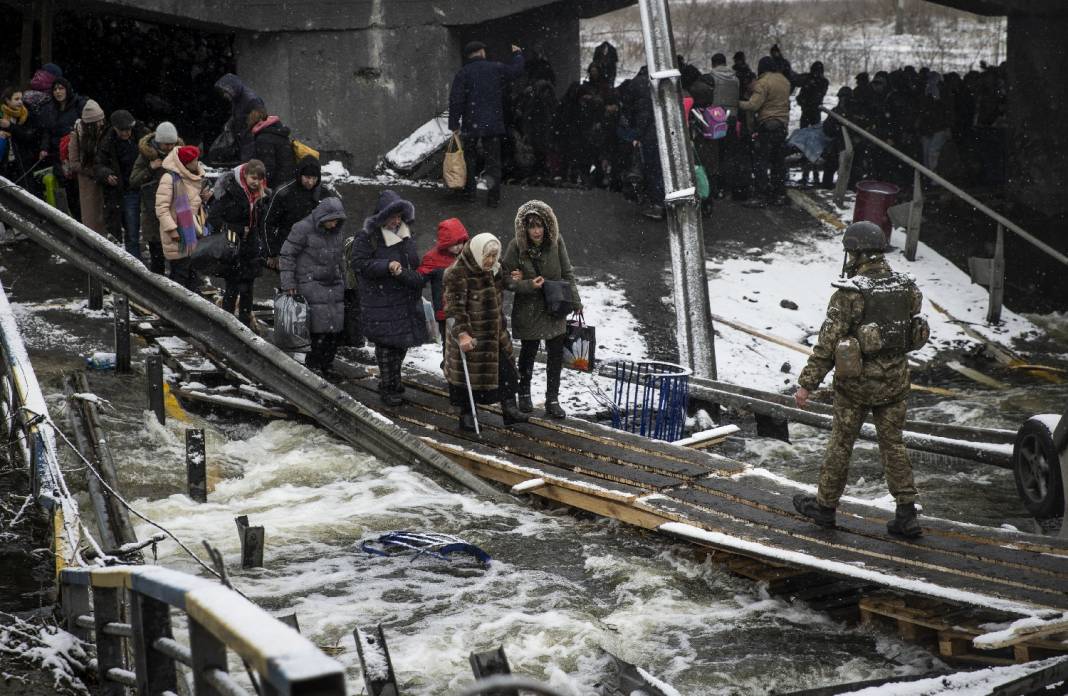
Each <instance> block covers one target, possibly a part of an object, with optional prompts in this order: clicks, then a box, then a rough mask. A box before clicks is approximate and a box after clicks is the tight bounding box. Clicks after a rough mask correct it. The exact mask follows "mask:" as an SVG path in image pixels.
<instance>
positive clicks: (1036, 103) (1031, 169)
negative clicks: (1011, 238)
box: [1007, 14, 1068, 216]
mask: <svg viewBox="0 0 1068 696" xmlns="http://www.w3.org/2000/svg"><path fill="white" fill-rule="evenodd" d="M1066 35H1068V15H1060V16H1027V15H1016V14H1014V15H1009V23H1008V40H1007V43H1008V71H1009V93H1008V112H1009V113H1008V115H1009V122H1010V123H1011V124H1012V125H1011V127H1010V129H1009V167H1008V169H1009V184H1008V188H1009V194H1010V196H1011V197H1012V198H1013V199H1014V200H1016V201H1018V202H1020V203H1022V204H1024V205H1026V206H1028V207H1030V208H1032V209H1034V210H1036V211H1040V212H1043V213H1045V214H1047V215H1051V216H1052V215H1062V214H1065V213H1068V197H1065V196H1064V191H1065V189H1066V187H1068V129H1066V128H1065V126H1064V123H1063V119H1062V118H1061V116H1062V115H1063V114H1066V113H1068V87H1066V83H1065V81H1064V79H1063V77H1064V76H1065V75H1068V42H1066V41H1065V38H1064V37H1065V36H1066Z"/></svg>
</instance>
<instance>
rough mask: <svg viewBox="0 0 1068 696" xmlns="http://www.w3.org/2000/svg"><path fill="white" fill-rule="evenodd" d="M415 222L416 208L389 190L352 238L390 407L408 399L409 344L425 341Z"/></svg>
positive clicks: (368, 328)
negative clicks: (406, 367) (406, 365)
mask: <svg viewBox="0 0 1068 696" xmlns="http://www.w3.org/2000/svg"><path fill="white" fill-rule="evenodd" d="M414 221H415V206H413V205H412V204H411V203H410V202H409V201H406V200H404V199H403V198H401V197H400V196H399V195H397V194H396V193H395V192H393V191H389V190H385V191H383V192H382V193H380V194H379V196H378V204H377V205H376V206H375V212H374V214H373V215H371V216H370V217H369V218H367V219H366V220H365V221H364V223H363V229H362V230H361V231H360V232H359V233H357V234H356V236H355V238H354V239H353V241H352V252H351V263H352V270H353V272H355V274H356V278H357V280H358V283H359V291H360V310H361V322H362V328H363V335H364V337H365V338H367V340H369V341H371V342H372V343H374V344H375V358H376V360H377V361H378V370H379V382H378V393H379V395H380V396H381V397H382V401H383V402H384V403H385V404H386V405H387V406H399V405H400V404H402V403H403V402H404V399H403V397H401V394H402V392H403V390H404V387H403V386H402V385H401V365H402V364H403V363H404V357H405V355H407V353H408V349H409V348H411V347H413V346H417V345H420V344H422V343H426V340H427V328H426V318H425V317H424V315H423V284H424V283H425V279H424V278H423V276H422V275H420V274H419V271H418V270H417V269H418V268H419V253H418V251H417V250H416V248H415V239H413V238H412V232H411V229H410V228H409V225H411V224H412V223H413V222H414Z"/></svg>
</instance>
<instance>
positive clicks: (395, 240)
mask: <svg viewBox="0 0 1068 696" xmlns="http://www.w3.org/2000/svg"><path fill="white" fill-rule="evenodd" d="M411 236H412V231H411V230H409V229H408V226H407V225H405V224H404V223H403V222H402V223H401V224H400V227H398V228H397V231H396V232H394V231H393V230H391V229H389V228H387V227H383V228H382V240H383V241H385V243H386V246H387V247H391V246H393V245H394V244H400V243H401V242H403V241H404V240H405V239H407V238H408V237H411Z"/></svg>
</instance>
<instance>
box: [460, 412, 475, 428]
mask: <svg viewBox="0 0 1068 696" xmlns="http://www.w3.org/2000/svg"><path fill="white" fill-rule="evenodd" d="M460 430H466V431H468V432H472V433H473V432H475V417H474V416H473V415H471V412H470V411H468V410H466V409H465V410H464V412H463V413H461V414H460Z"/></svg>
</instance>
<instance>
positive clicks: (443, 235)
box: [418, 218, 469, 321]
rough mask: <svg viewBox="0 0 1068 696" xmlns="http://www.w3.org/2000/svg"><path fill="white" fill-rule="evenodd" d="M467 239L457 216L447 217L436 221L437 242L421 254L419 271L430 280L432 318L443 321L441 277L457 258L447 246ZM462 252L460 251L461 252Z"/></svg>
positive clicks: (465, 229) (461, 242)
mask: <svg viewBox="0 0 1068 696" xmlns="http://www.w3.org/2000/svg"><path fill="white" fill-rule="evenodd" d="M468 239H469V236H468V234H467V228H466V227H464V223H462V222H460V219H459V218H449V219H448V220H442V221H441V222H439V223H438V243H437V244H435V245H434V248H433V249H431V250H430V251H428V252H426V253H425V254H423V261H422V263H420V264H419V268H418V271H419V273H420V274H421V275H422V276H423V277H424V278H426V279H427V280H429V281H430V297H431V301H432V302H433V303H434V318H435V319H437V320H438V321H445V306H444V297H443V293H442V278H443V277H444V275H445V269H446V268H448V267H449V266H451V265H452V264H453V263H454V262H455V261H456V259H457V257H456V256H453V255H452V254H450V253H449V247H451V246H455V245H457V244H463V243H464V242H466V241H467V240H468ZM461 253H462V252H461Z"/></svg>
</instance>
